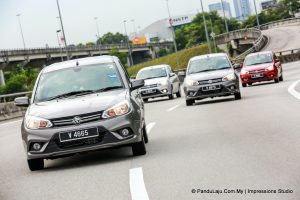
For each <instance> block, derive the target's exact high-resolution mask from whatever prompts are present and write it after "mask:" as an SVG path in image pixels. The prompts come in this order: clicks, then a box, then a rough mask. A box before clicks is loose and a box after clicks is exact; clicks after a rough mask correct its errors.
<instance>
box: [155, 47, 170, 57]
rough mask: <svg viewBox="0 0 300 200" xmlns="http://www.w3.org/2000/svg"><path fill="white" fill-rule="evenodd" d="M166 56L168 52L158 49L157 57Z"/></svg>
mask: <svg viewBox="0 0 300 200" xmlns="http://www.w3.org/2000/svg"><path fill="white" fill-rule="evenodd" d="M168 54H169V52H168V50H167V49H165V48H161V49H159V51H158V57H164V56H166V55H168Z"/></svg>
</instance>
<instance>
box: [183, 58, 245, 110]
mask: <svg viewBox="0 0 300 200" xmlns="http://www.w3.org/2000/svg"><path fill="white" fill-rule="evenodd" d="M184 92H185V95H186V105H187V106H190V105H192V104H193V103H195V100H201V99H205V98H214V97H221V96H229V95H234V96H235V99H241V93H240V85H239V77H238V75H237V73H236V72H235V70H234V68H233V66H232V65H231V62H230V60H229V58H228V56H227V55H226V54H224V53H218V54H209V55H202V56H197V57H194V58H191V59H190V61H189V64H188V67H187V72H186V78H185V80H184Z"/></svg>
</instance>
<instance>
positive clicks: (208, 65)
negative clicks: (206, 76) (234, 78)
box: [188, 56, 230, 74]
mask: <svg viewBox="0 0 300 200" xmlns="http://www.w3.org/2000/svg"><path fill="white" fill-rule="evenodd" d="M228 68H230V63H229V61H228V59H227V57H226V56H215V57H206V58H200V59H197V60H193V61H191V62H190V64H189V68H188V74H195V73H200V72H205V71H214V70H221V69H228Z"/></svg>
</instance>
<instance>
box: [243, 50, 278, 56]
mask: <svg viewBox="0 0 300 200" xmlns="http://www.w3.org/2000/svg"><path fill="white" fill-rule="evenodd" d="M265 54H273V52H272V51H261V52H256V53H250V54H248V55H247V57H248V56H256V55H265Z"/></svg>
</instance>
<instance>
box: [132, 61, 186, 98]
mask: <svg viewBox="0 0 300 200" xmlns="http://www.w3.org/2000/svg"><path fill="white" fill-rule="evenodd" d="M136 79H137V80H145V86H144V87H142V88H141V89H140V92H141V95H142V98H143V99H144V101H146V102H147V101H148V99H150V98H156V97H164V96H167V97H169V99H173V98H174V94H176V96H177V97H181V91H180V81H179V79H178V76H177V75H176V74H175V73H173V72H172V69H171V67H170V66H169V65H157V66H151V67H146V68H143V69H141V70H140V71H139V72H138V74H137V76H136Z"/></svg>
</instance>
